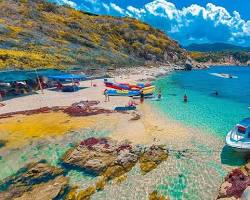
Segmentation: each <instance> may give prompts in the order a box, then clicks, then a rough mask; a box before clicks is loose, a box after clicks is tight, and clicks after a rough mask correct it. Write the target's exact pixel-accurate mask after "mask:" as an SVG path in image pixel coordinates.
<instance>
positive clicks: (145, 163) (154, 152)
mask: <svg viewBox="0 0 250 200" xmlns="http://www.w3.org/2000/svg"><path fill="white" fill-rule="evenodd" d="M167 158H168V152H167V151H166V150H165V149H164V148H163V147H161V146H151V147H150V148H148V149H147V150H146V151H145V153H144V154H143V155H142V156H141V157H140V160H139V162H140V168H141V171H142V172H143V173H148V172H150V171H151V170H153V169H155V168H156V167H157V166H158V165H159V164H160V163H161V162H162V161H164V160H166V159H167Z"/></svg>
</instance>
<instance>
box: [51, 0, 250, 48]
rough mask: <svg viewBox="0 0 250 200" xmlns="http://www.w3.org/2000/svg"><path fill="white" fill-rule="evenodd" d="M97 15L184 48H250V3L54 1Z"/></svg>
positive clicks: (237, 0) (218, 0)
mask: <svg viewBox="0 0 250 200" xmlns="http://www.w3.org/2000/svg"><path fill="white" fill-rule="evenodd" d="M51 1H54V2H56V3H58V4H68V5H70V6H71V7H74V8H76V9H80V10H84V11H88V12H93V13H96V14H104V15H112V16H119V17H123V16H129V17H133V18H136V19H138V20H141V21H144V22H146V23H148V24H150V25H152V26H154V27H155V28H158V29H161V30H163V31H164V32H165V33H166V34H167V35H169V36H170V37H171V38H173V39H175V40H177V41H178V42H179V43H180V44H181V45H183V46H186V45H189V44H191V43H215V42H223V43H230V44H235V45H240V46H250V0H196V1H195V0H51Z"/></svg>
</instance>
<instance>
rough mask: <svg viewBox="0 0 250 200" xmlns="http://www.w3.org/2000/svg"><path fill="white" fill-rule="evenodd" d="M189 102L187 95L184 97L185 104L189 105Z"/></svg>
mask: <svg viewBox="0 0 250 200" xmlns="http://www.w3.org/2000/svg"><path fill="white" fill-rule="evenodd" d="M187 101H188V97H187V95H186V94H185V95H184V102H185V103H187Z"/></svg>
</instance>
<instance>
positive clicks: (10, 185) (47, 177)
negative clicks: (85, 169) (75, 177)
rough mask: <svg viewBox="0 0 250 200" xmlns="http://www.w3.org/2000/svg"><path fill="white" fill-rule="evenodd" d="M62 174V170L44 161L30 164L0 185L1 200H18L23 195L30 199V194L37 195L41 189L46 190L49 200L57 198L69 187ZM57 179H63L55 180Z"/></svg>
mask: <svg viewBox="0 0 250 200" xmlns="http://www.w3.org/2000/svg"><path fill="white" fill-rule="evenodd" d="M62 174H63V170H62V169H60V168H57V167H53V166H50V165H48V164H47V163H45V162H44V161H40V162H37V163H31V164H28V165H27V166H26V167H25V168H22V169H20V170H19V171H18V172H17V173H16V174H15V175H13V176H10V177H8V178H6V179H5V180H3V181H2V183H1V184H0V191H1V192H0V200H11V199H16V198H19V197H22V196H23V195H24V196H25V197H27V198H28V196H30V194H35V193H37V191H39V190H40V189H41V188H42V189H44V191H45V190H46V194H45V193H44V195H46V196H47V197H48V198H47V199H48V200H49V199H52V198H49V197H51V196H53V198H54V197H56V196H57V195H59V193H61V192H62V191H63V190H64V189H65V187H66V185H67V182H68V181H67V179H66V178H65V177H64V176H62ZM55 177H61V178H60V179H59V178H56V179H55ZM53 179H55V180H53ZM53 181H54V182H53ZM56 185H58V186H56ZM51 187H53V190H51ZM39 188H40V189H39ZM46 188H47V189H46ZM28 192H30V193H28ZM40 196H41V195H40ZM43 199H44V200H46V198H43Z"/></svg>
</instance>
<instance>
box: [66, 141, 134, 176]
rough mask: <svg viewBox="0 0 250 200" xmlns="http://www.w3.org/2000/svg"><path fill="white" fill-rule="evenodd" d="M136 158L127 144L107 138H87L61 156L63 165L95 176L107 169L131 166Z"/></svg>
mask: <svg viewBox="0 0 250 200" xmlns="http://www.w3.org/2000/svg"><path fill="white" fill-rule="evenodd" d="M137 160H138V156H137V155H136V154H135V153H134V152H133V147H132V146H131V145H130V144H129V143H128V142H127V141H124V142H121V143H118V142H117V141H114V140H111V139H109V138H88V139H86V140H84V141H82V142H81V143H80V144H79V145H77V146H76V147H75V148H73V149H70V150H69V151H68V152H66V154H65V155H64V156H63V158H62V161H63V163H65V164H67V165H70V166H73V167H78V168H81V169H83V170H85V171H88V172H91V173H93V174H96V175H100V174H103V173H104V172H105V171H106V170H107V169H108V168H109V167H111V166H112V167H113V166H115V165H119V166H121V167H122V168H124V170H125V171H126V168H130V167H131V166H133V165H134V164H135V163H136V162H137Z"/></svg>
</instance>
